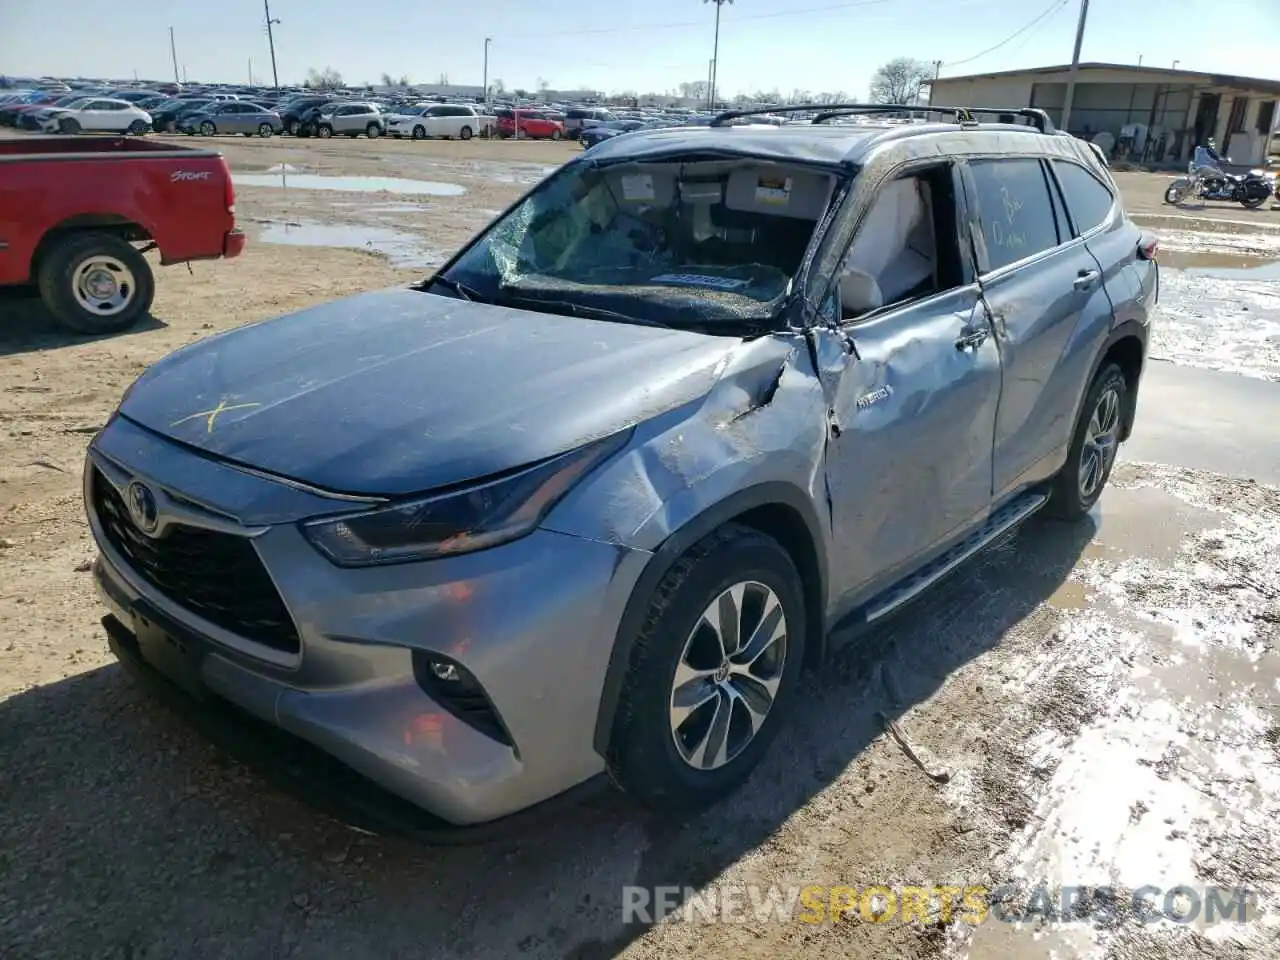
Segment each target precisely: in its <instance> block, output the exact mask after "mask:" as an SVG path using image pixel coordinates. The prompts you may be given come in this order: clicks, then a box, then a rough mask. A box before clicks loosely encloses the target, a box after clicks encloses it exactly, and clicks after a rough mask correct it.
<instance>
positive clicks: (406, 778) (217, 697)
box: [86, 417, 649, 826]
mask: <svg viewBox="0 0 1280 960" xmlns="http://www.w3.org/2000/svg"><path fill="white" fill-rule="evenodd" d="M126 464H127V466H126ZM98 469H103V470H109V471H111V473H112V475H113V476H114V477H115V478H116V479H115V480H113V481H112V482H113V484H114V483H117V482H118V481H119V477H120V476H121V474H123V475H124V476H125V477H128V478H132V479H138V480H141V481H143V482H145V483H146V484H148V485H149V486H151V487H152V488H154V489H155V490H157V491H161V492H165V493H168V492H170V491H172V492H173V493H178V492H179V491H180V492H181V497H182V502H183V503H185V504H186V505H187V506H186V507H184V508H183V509H184V510H185V511H187V513H186V519H184V521H183V522H187V521H188V520H190V517H191V516H194V517H196V519H195V520H194V521H192V522H194V523H196V524H198V523H199V522H200V520H199V516H200V514H199V512H198V511H200V510H203V509H207V510H209V511H210V516H213V517H216V518H217V520H216V523H215V524H214V525H215V526H222V527H224V528H225V527H226V525H227V523H228V519H227V518H235V521H234V523H235V524H238V525H241V526H242V527H243V530H244V532H245V534H246V535H252V546H253V548H254V549H255V550H256V552H257V555H258V557H259V558H260V559H261V562H262V564H263V566H264V567H265V569H266V571H267V572H268V574H269V575H270V578H271V580H272V581H273V582H274V584H275V586H276V588H277V589H278V592H279V594H280V597H281V599H282V601H283V603H284V606H285V607H286V608H287V610H288V612H289V614H290V615H291V617H292V619H293V621H294V624H295V625H296V627H297V631H298V635H299V638H300V649H299V651H298V652H297V653H288V652H281V651H278V650H269V649H266V648H261V647H258V646H256V645H255V644H254V643H252V642H249V641H246V640H245V638H244V637H242V636H237V635H235V634H232V633H230V632H228V631H227V630H225V629H223V628H221V627H219V626H217V625H216V624H214V623H212V622H210V621H208V620H205V619H203V618H202V617H201V616H199V615H197V614H195V613H193V612H192V611H191V610H190V609H187V608H186V607H184V606H182V605H181V604H180V603H177V602H174V599H172V598H170V597H168V596H166V595H165V594H164V593H161V592H160V591H158V590H157V589H156V588H155V587H154V586H152V585H151V583H150V582H149V581H148V580H147V579H145V578H144V576H143V575H142V574H141V573H140V572H139V570H138V569H136V568H135V565H131V563H130V562H129V560H128V558H126V557H125V556H124V555H123V553H122V551H120V550H118V549H116V548H115V547H113V545H112V542H111V541H110V540H109V539H108V538H107V537H106V536H105V535H104V530H103V524H102V521H101V518H100V517H99V516H98V515H97V512H96V511H95V509H94V507H93V502H94V501H93V497H92V492H91V483H90V477H91V475H92V473H93V471H94V470H98ZM86 502H87V503H88V504H89V510H88V513H89V522H90V528H91V530H92V532H93V535H94V538H95V540H96V541H97V543H98V546H99V549H100V551H101V557H100V561H99V563H98V565H97V567H96V570H97V580H98V584H99V592H100V594H101V596H102V598H103V601H104V603H105V604H106V606H107V608H108V610H109V611H110V613H111V615H112V617H113V618H114V620H115V621H116V622H117V623H118V624H119V625H120V627H119V629H116V630H115V633H116V634H121V633H123V634H128V633H129V632H130V630H131V625H133V624H135V622H136V621H135V619H134V618H135V616H137V615H138V614H137V611H138V610H139V609H140V608H142V609H154V610H155V611H156V612H157V613H158V614H160V615H161V616H162V617H163V618H165V619H167V620H168V621H171V622H173V623H174V624H175V625H176V629H175V632H176V631H181V632H182V634H183V635H184V636H185V637H188V638H190V640H191V642H193V643H194V644H195V645H196V646H197V647H198V648H199V650H198V656H197V657H196V661H195V662H196V668H195V670H196V675H197V678H198V680H197V682H198V686H199V688H200V689H201V690H202V691H207V692H208V693H209V694H210V695H211V699H212V701H213V702H214V703H218V702H220V701H225V702H226V703H228V704H232V705H234V706H235V707H237V708H239V710H240V711H242V712H243V713H245V714H248V715H251V716H252V717H255V718H257V720H258V721H261V722H263V723H266V724H268V725H270V726H272V727H275V728H278V729H279V730H281V731H283V732H284V733H286V734H290V735H292V737H294V738H297V739H299V740H302V741H306V742H307V743H309V744H311V745H312V746H313V747H316V748H319V750H320V751H323V752H324V753H326V754H328V755H329V756H331V757H333V758H335V759H336V760H338V761H340V762H341V763H342V764H344V765H345V766H347V767H349V768H351V770H353V771H355V772H356V773H358V774H360V775H362V776H363V777H364V778H367V779H369V780H371V781H373V782H374V783H375V784H377V785H378V787H380V788H381V790H382V791H384V792H386V793H389V794H391V795H394V796H395V797H398V798H399V799H400V800H401V801H408V803H409V804H411V805H413V806H415V807H418V808H421V809H422V810H425V811H428V812H429V813H430V814H432V815H434V817H435V818H436V819H438V820H439V821H441V822H443V823H445V824H451V825H455V826H465V825H474V824H481V823H485V822H488V821H493V820H497V819H499V818H502V817H506V816H508V815H510V814H513V813H516V812H518V811H521V810H524V809H526V808H530V807H534V806H536V805H538V804H540V803H542V802H544V801H547V800H549V799H551V798H553V797H555V796H557V795H559V794H561V793H563V792H565V791H567V790H569V789H571V788H574V787H576V786H578V785H580V784H583V783H585V782H587V781H589V780H591V779H593V778H595V777H597V776H598V775H600V774H601V773H602V772H603V771H604V761H603V759H602V758H601V757H600V756H599V754H598V753H596V752H595V749H594V745H593V735H594V730H595V724H596V719H597V714H598V711H599V707H600V695H601V690H602V688H603V682H604V676H605V672H606V670H607V666H608V660H609V656H610V653H611V651H612V646H613V639H614V637H615V635H616V632H617V628H618V624H619V622H620V620H621V616H622V611H623V608H624V607H625V604H626V602H627V599H628V598H629V597H630V594H631V591H632V588H633V587H634V584H635V582H636V580H637V579H638V578H639V575H640V572H641V570H642V569H643V567H644V565H645V563H646V562H647V559H648V557H649V555H648V554H647V553H644V552H643V551H635V550H629V549H627V548H624V547H620V546H617V545H613V544H605V543H598V542H595V541H588V540H583V539H580V538H576V537H572V536H568V535H565V534H560V533H554V532H551V531H547V530H538V531H535V532H534V533H532V534H530V535H529V536H527V537H524V538H523V539H521V540H518V541H515V542H514V543H510V544H506V545H504V546H501V547H496V548H493V549H490V550H485V551H481V552H479V553H475V554H470V555H464V556H458V557H453V558H449V559H447V560H437V561H433V562H431V563H415V564H403V565H396V566H388V567H381V568H372V569H360V570H349V569H340V568H338V567H335V566H333V565H332V564H330V563H329V562H328V561H327V560H325V559H324V558H322V557H321V556H320V554H319V553H317V552H316V551H315V550H314V549H313V548H312V547H311V546H310V544H309V543H307V541H306V540H305V538H304V537H303V535H302V533H301V531H300V530H299V529H298V526H297V521H298V520H301V519H303V518H304V517H307V516H315V515H319V514H323V513H326V512H328V513H334V512H338V511H340V510H349V509H351V504H349V503H348V504H345V505H343V504H340V503H334V502H328V503H326V502H325V501H324V499H323V497H321V496H319V495H317V494H314V493H312V492H304V491H302V490H296V489H293V488H291V487H288V486H286V485H284V484H280V483H276V482H273V481H271V480H269V479H266V478H262V477H259V476H257V475H253V474H248V473H245V472H243V471H239V470H236V469H234V468H232V467H230V466H228V465H225V464H220V463H216V462H212V461H209V460H207V459H205V458H203V457H199V456H197V455H195V454H192V453H190V452H188V451H186V450H184V449H182V448H179V447H177V446H176V445H174V444H170V443H168V442H167V441H163V440H161V439H160V438H158V437H156V436H155V435H153V434H150V433H149V432H147V431H144V430H141V429H140V428H138V427H136V426H133V425H131V424H130V423H129V422H128V421H125V420H123V419H122V418H119V417H117V418H115V419H113V420H112V422H111V423H110V424H108V426H107V427H106V429H105V430H104V431H103V433H102V434H100V435H99V436H98V438H96V439H95V441H94V443H93V445H92V446H91V448H90V456H89V460H88V463H87V464H86ZM192 511H196V512H195V513H192ZM211 522H213V521H211ZM144 622H145V621H144ZM122 644H124V645H122ZM113 646H119V647H120V648H121V650H124V651H126V653H125V655H122V659H125V656H127V644H125V642H124V641H123V640H121V639H119V638H117V639H116V640H115V641H114V642H113ZM415 651H420V652H422V653H419V656H422V655H423V654H424V653H436V654H440V655H442V656H444V657H446V658H449V659H452V660H453V661H455V662H456V663H458V664H460V665H462V666H463V667H465V668H466V669H467V670H468V671H470V673H471V674H472V675H473V676H474V677H475V678H476V680H477V681H478V683H479V685H480V687H481V688H483V690H484V692H485V694H486V695H487V697H488V700H489V702H490V704H491V705H492V708H493V710H494V712H495V713H496V715H497V717H498V718H499V719H500V722H501V725H502V726H503V728H505V730H506V731H508V732H509V734H510V741H511V742H510V743H509V744H508V743H503V742H500V741H499V740H498V739H495V738H494V737H492V736H490V735H487V734H486V733H484V732H481V730H480V729H477V727H476V726H475V725H473V724H471V723H468V722H466V720H465V719H463V718H461V717H460V716H459V715H458V713H457V712H456V711H455V710H451V709H448V708H447V705H442V703H440V702H437V701H435V700H433V699H432V697H431V696H428V694H427V693H426V692H425V688H424V687H423V686H422V685H420V683H419V682H418V679H417V678H416V677H415V672H414V652H415Z"/></svg>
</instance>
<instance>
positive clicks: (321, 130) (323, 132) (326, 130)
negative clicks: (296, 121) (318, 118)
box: [316, 123, 333, 140]
mask: <svg viewBox="0 0 1280 960" xmlns="http://www.w3.org/2000/svg"><path fill="white" fill-rule="evenodd" d="M316 136H317V137H319V138H320V139H321V140H328V139H329V138H330V137H332V136H333V127H331V126H329V125H328V124H327V123H322V124H320V126H319V127H318V128H317V129H316Z"/></svg>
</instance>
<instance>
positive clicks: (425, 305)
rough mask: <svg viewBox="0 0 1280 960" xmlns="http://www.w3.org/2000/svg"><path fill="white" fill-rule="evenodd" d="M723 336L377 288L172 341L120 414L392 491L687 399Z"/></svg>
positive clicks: (235, 455) (571, 440)
mask: <svg viewBox="0 0 1280 960" xmlns="http://www.w3.org/2000/svg"><path fill="white" fill-rule="evenodd" d="M738 343H740V341H738V340H736V339H734V338H732V337H713V336H708V335H705V334H698V333H690V332H683V331H676V330H667V329H663V328H660V327H647V326H638V325H633V324H624V323H611V322H605V321H600V320H592V319H586V318H581V317H566V316H560V315H554V314H546V313H537V312H532V311H524V310H514V309H508V308H505V307H497V306H491V305H487V304H478V303H469V302H466V301H462V300H455V299H452V298H448V297H441V296H436V295H434V294H429V293H423V292H420V291H416V290H409V289H398V290H387V291H382V292H376V293H367V294H362V295H359V296H356V297H351V298H348V299H345V300H339V301H336V302H333V303H328V304H324V305H322V306H319V307H314V308H312V309H310V310H305V311H303V312H301V313H296V314H292V315H290V316H287V317H282V318H280V319H278V320H271V321H267V322H265V323H261V324H256V325H253V326H249V327H243V328H241V329H239V330H234V331H231V332H229V333H225V334H222V335H219V336H215V337H211V338H209V339H207V340H205V341H203V342H201V343H197V344H193V345H191V346H189V347H186V348H184V349H182V350H179V351H178V352H177V353H174V354H172V355H171V356H169V357H168V358H166V359H165V360H162V361H161V362H160V363H157V364H155V365H154V366H152V367H151V368H150V369H149V370H148V371H147V372H146V373H144V374H143V375H142V377H141V378H139V380H138V381H137V383H136V384H135V385H134V387H133V388H132V389H131V390H130V391H129V393H128V394H127V395H126V397H125V400H124V402H123V403H122V405H121V413H122V414H123V415H124V416H126V417H128V418H129V419H130V420H132V421H134V422H136V423H139V424H141V425H142V426H144V427H147V428H148V429H150V430H152V431H154V432H156V433H159V434H161V435H163V436H166V437H169V438H170V439H173V440H176V441H179V442H181V443H183V444H186V445H188V446H190V447H194V448H197V449H199V450H201V451H204V452H206V453H209V454H212V455H214V456H217V457H220V458H225V459H227V460H230V461H233V462H236V463H240V464H243V465H246V466H250V467H254V468H257V469H260V470H264V471H267V472H270V473H273V474H276V475H279V476H282V477H287V478H291V479H294V480H299V481H302V482H305V483H308V484H311V485H314V486H317V487H320V488H322V489H325V490H330V491H334V492H340V493H352V494H383V495H388V496H395V495H404V494H411V493H418V492H422V491H426V490H430V489H434V488H437V487H444V486H448V485H451V484H456V483H462V482H464V481H467V480H473V479H477V478H480V477H485V476H489V475H491V474H495V473H500V472H502V471H504V470H509V469H512V468H514V467H519V466H523V465H525V464H528V463H533V462H535V461H538V460H541V459H544V458H546V457H551V456H554V455H556V454H558V453H562V452H564V451H567V450H571V449H573V448H575V447H577V446H580V445H581V444H584V443H587V442H588V441H591V440H594V439H598V438H600V437H604V436H608V435H609V434H612V433H614V432H616V431H618V430H621V429H623V428H625V427H627V426H629V425H631V424H634V423H637V422H638V421H641V420H644V419H647V418H650V417H653V416H655V415H657V414H659V413H662V412H663V411H665V410H669V409H672V408H673V407H676V406H679V405H680V404H682V403H686V402H688V401H691V400H695V399H697V398H699V397H701V396H703V395H704V394H705V393H706V392H707V391H708V390H710V388H711V387H712V385H713V384H714V382H715V380H716V378H717V376H718V371H719V370H720V369H721V367H720V361H721V360H722V359H724V358H725V357H726V356H727V355H728V354H729V352H730V351H732V350H733V349H734V347H735V345H736V344H738Z"/></svg>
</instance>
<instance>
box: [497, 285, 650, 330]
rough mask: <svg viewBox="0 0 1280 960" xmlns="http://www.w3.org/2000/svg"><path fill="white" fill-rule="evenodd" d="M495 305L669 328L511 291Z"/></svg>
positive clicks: (605, 310)
mask: <svg viewBox="0 0 1280 960" xmlns="http://www.w3.org/2000/svg"><path fill="white" fill-rule="evenodd" d="M493 302H494V303H497V304H500V305H502V306H510V307H517V306H519V307H527V308H529V309H531V310H541V311H543V312H544V313H564V314H568V315H569V316H571V317H587V318H589V319H593V320H611V321H613V322H614V323H632V324H638V325H640V326H642V327H667V326H668V324H665V323H659V322H658V321H657V320H650V319H648V318H647V317H636V316H632V315H631V314H629V313H620V312H618V311H617V310H609V309H608V308H606V307H593V306H590V305H588V304H585V303H574V302H573V301H572V300H554V299H546V298H544V297H535V296H530V295H528V294H520V293H512V292H511V291H509V290H501V291H499V293H498V296H497V297H496V298H495V299H494V301H493Z"/></svg>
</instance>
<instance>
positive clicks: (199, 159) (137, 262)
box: [0, 137, 245, 333]
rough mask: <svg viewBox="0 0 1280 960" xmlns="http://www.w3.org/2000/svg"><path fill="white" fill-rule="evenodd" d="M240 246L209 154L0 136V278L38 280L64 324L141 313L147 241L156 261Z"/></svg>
mask: <svg viewBox="0 0 1280 960" xmlns="http://www.w3.org/2000/svg"><path fill="white" fill-rule="evenodd" d="M244 243H245V237H244V234H243V233H242V232H241V231H240V230H238V229H237V228H236V220H235V192H234V190H233V188H232V185H231V173H230V171H229V170H228V169H227V164H226V161H225V160H224V159H223V158H222V155H221V154H219V153H217V152H215V151H212V150H203V149H191V148H185V147H177V146H173V145H171V144H167V143H160V142H155V141H146V140H140V139H137V138H132V137H130V138H125V137H25V138H22V139H14V140H0V286H4V285H22V284H31V283H36V284H38V285H39V287H40V293H41V296H42V297H43V298H44V300H45V303H46V305H47V306H48V308H49V310H50V312H51V313H52V314H53V316H54V318H55V319H56V320H57V321H58V322H59V323H61V324H62V325H63V326H65V327H68V328H70V329H72V330H74V331H77V332H80V333H109V332H113V331H117V330H123V329H125V328H127V327H129V326H132V325H133V324H134V323H135V322H137V321H138V320H139V319H140V318H141V317H142V316H144V315H145V314H146V312H147V310H148V309H150V306H151V301H152V298H153V296H154V294H155V280H154V277H153V275H152V272H151V267H150V265H149V264H148V263H147V260H146V258H145V257H144V256H143V254H144V253H145V252H147V251H148V250H151V249H155V250H157V251H159V254H160V262H161V263H162V264H165V265H168V264H174V263H184V262H187V261H189V260H212V259H217V258H219V257H235V256H238V255H239V254H240V252H241V251H242V250H243V249H244ZM144 245H145V246H144Z"/></svg>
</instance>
